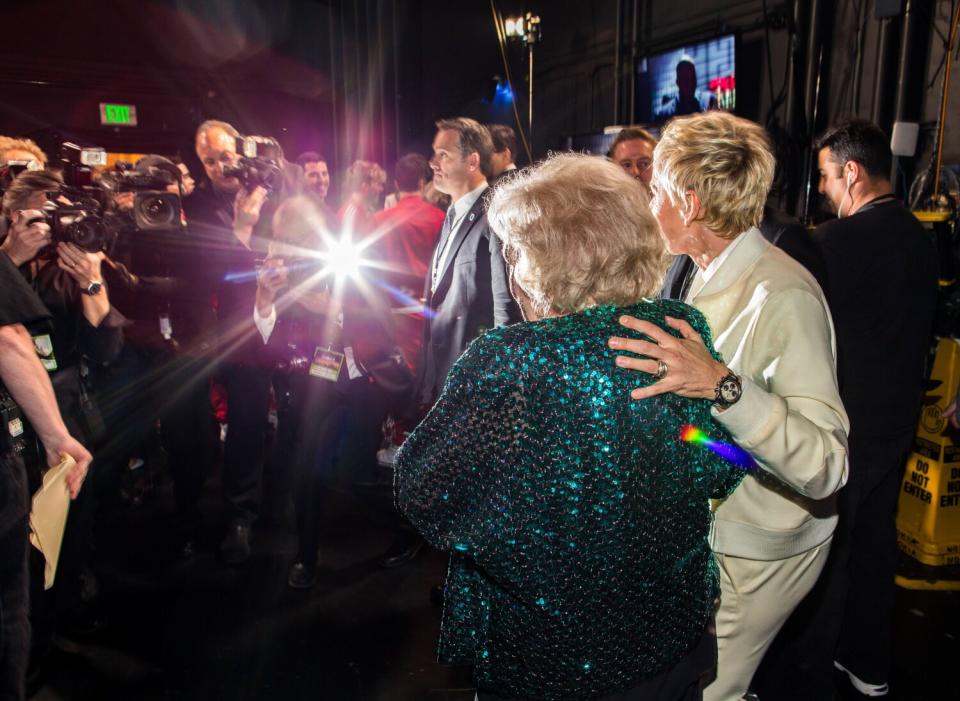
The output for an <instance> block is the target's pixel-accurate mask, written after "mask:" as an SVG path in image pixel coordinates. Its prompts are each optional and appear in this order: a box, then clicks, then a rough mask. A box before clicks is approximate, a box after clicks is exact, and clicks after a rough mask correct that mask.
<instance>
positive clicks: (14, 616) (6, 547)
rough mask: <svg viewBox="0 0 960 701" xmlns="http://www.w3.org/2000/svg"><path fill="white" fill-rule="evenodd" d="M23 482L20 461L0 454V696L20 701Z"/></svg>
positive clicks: (24, 618) (25, 644)
mask: <svg viewBox="0 0 960 701" xmlns="http://www.w3.org/2000/svg"><path fill="white" fill-rule="evenodd" d="M26 504H27V484H26V471H25V470H24V466H23V461H22V460H21V459H20V458H19V456H17V455H15V454H14V453H12V452H9V451H8V452H6V453H5V454H3V455H2V456H0V699H3V701H21V699H23V698H24V695H25V688H24V687H25V684H26V675H27V661H28V660H29V657H30V622H29V619H28V610H29V596H28V569H27V555H28V549H29V548H30V545H29V541H28V539H27V533H28V526H27V512H26V509H27V506H26Z"/></svg>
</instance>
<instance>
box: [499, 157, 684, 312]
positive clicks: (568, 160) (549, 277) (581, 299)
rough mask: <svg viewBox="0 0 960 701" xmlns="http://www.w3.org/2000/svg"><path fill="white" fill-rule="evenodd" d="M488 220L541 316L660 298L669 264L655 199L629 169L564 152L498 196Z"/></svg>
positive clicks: (521, 176) (509, 182) (504, 186)
mask: <svg viewBox="0 0 960 701" xmlns="http://www.w3.org/2000/svg"><path fill="white" fill-rule="evenodd" d="M487 219H488V221H489V222H490V225H491V226H492V227H493V230H494V231H495V232H496V233H497V235H498V236H499V237H500V239H501V241H503V245H504V255H505V256H506V257H507V260H508V261H509V262H510V263H511V264H515V267H514V271H513V275H514V279H515V280H516V282H517V284H518V285H520V287H521V288H523V290H524V292H526V293H527V295H528V296H529V297H530V300H531V302H532V303H533V305H534V308H535V309H536V310H537V312H538V313H539V314H541V315H543V314H546V313H548V312H549V311H551V310H552V311H555V312H559V313H562V314H566V313H572V312H579V311H582V310H584V309H586V308H587V307H590V306H593V305H595V304H615V305H617V306H625V305H628V304H633V303H635V302H637V301H639V300H640V299H642V298H644V297H648V296H651V295H654V294H656V293H657V291H658V290H659V289H660V286H661V284H662V282H663V276H664V273H665V271H666V268H667V264H668V262H669V257H668V256H667V253H666V251H665V249H664V245H663V241H662V240H661V238H660V234H659V231H658V228H657V222H656V220H655V219H654V218H653V215H652V214H651V213H650V205H649V200H648V197H647V193H646V191H645V190H644V188H642V187H638V186H637V183H636V181H635V180H634V179H633V178H631V177H630V176H629V175H627V174H626V173H625V172H624V170H623V169H622V168H620V167H619V166H617V165H615V164H613V163H611V162H609V161H607V160H606V159H604V158H599V157H596V156H587V155H584V154H579V153H564V154H557V155H552V156H550V157H548V158H547V159H546V160H545V161H543V162H541V163H540V164H538V165H536V166H534V167H531V168H528V169H526V170H524V171H521V172H520V173H518V174H517V175H516V176H514V177H513V178H510V179H509V180H507V181H506V182H503V183H501V184H500V185H499V186H498V187H497V188H496V190H495V192H494V194H493V196H492V198H491V200H490V205H489V208H488V211H487Z"/></svg>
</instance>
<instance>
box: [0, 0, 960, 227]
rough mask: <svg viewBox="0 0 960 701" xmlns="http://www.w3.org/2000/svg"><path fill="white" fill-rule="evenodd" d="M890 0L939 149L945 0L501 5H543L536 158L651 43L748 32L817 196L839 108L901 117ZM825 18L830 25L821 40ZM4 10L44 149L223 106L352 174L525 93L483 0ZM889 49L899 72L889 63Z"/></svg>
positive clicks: (508, 9) (584, 127)
mask: <svg viewBox="0 0 960 701" xmlns="http://www.w3.org/2000/svg"><path fill="white" fill-rule="evenodd" d="M886 6H894V8H895V9H894V14H897V13H896V6H901V7H909V8H910V10H911V12H912V14H913V17H914V22H913V26H914V27H915V31H914V33H913V35H911V36H912V37H913V40H912V41H913V43H911V44H910V56H911V60H912V61H913V62H914V64H915V67H914V69H913V73H912V74H911V76H912V77H911V78H910V79H909V80H908V81H907V85H905V86H901V89H900V93H901V94H900V105H901V112H904V114H903V115H901V116H903V117H904V118H907V119H910V120H915V121H920V122H921V123H922V124H923V130H922V134H921V149H922V150H924V149H925V151H926V152H929V149H930V146H931V144H932V138H931V135H932V133H933V131H932V127H933V122H934V120H935V118H936V112H937V108H938V100H939V79H940V76H942V65H941V62H942V59H943V54H944V50H943V42H942V41H941V37H940V35H946V33H947V32H948V30H949V27H948V20H949V12H950V7H951V3H950V2H949V0H923V1H920V2H900V3H897V2H893V3H890V2H881V1H880V0H837V1H836V2H827V1H823V2H818V1H817V0H791V1H790V2H775V1H773V0H767V2H764V1H763V0H740V1H737V0H701V1H699V2H696V3H690V2H686V3H684V2H677V1H676V0H620V1H619V2H618V1H617V0H556V1H554V2H547V1H545V0H529V2H522V0H498V1H497V2H496V7H497V9H498V10H499V11H500V12H501V13H502V14H503V15H510V14H519V13H520V12H522V11H525V10H530V11H533V12H534V13H536V14H538V15H539V16H540V17H541V20H542V28H543V41H542V43H541V44H539V45H537V46H536V48H535V68H534V86H535V97H534V122H535V123H534V131H533V140H532V146H533V154H534V157H539V156H542V155H544V154H545V153H546V152H547V151H548V150H551V149H558V148H561V147H562V145H563V144H564V143H565V142H564V137H565V136H567V135H571V134H582V133H595V132H599V131H602V130H603V128H604V127H607V126H610V125H614V124H624V123H628V122H629V121H630V120H631V114H632V108H633V104H632V85H631V81H630V75H631V71H632V68H633V65H634V62H635V61H636V60H637V59H639V57H642V56H643V55H645V54H648V53H652V52H656V51H659V50H663V49H666V48H669V47H671V46H675V45H677V44H680V43H684V42H687V41H694V40H698V39H703V38H707V37H710V36H714V35H717V34H720V33H723V32H727V31H737V32H739V36H740V39H741V55H740V61H739V63H738V66H737V74H738V75H737V91H738V103H739V105H740V107H739V110H740V111H741V112H742V113H743V114H744V116H747V117H750V118H752V119H756V120H758V121H760V122H761V123H764V124H766V125H767V126H768V128H769V129H770V130H771V133H772V134H773V135H774V137H775V139H776V141H777V144H778V150H779V155H780V159H781V162H782V163H783V164H785V168H784V172H783V173H782V177H781V179H780V181H779V185H780V190H779V191H780V193H781V196H782V200H783V202H784V203H785V205H786V206H787V208H788V209H797V208H798V207H799V206H802V205H803V198H804V193H803V191H802V190H803V181H804V173H805V172H806V169H807V168H808V166H809V165H810V164H809V161H807V160H805V159H804V156H805V152H806V151H807V150H808V146H809V143H810V139H811V136H812V134H814V133H815V132H816V131H818V130H819V129H821V128H822V127H823V126H825V125H826V124H828V123H829V122H830V121H833V120H835V119H838V118H840V117H843V116H849V115H854V114H859V115H861V116H866V117H871V116H875V117H877V118H878V119H880V121H881V122H882V123H883V126H885V127H887V128H889V127H890V125H891V124H892V121H893V119H894V118H895V117H896V116H897V115H896V112H897V108H896V106H895V103H896V98H897V74H896V70H895V69H896V53H897V50H898V49H899V43H900V36H901V35H902V34H903V30H904V24H905V20H904V19H903V14H902V13H901V14H900V16H898V17H896V18H894V19H878V18H877V16H876V15H877V11H878V10H882V9H883V8H884V7H886ZM818 10H819V12H818ZM814 15H816V17H817V20H816V21H815V23H814V24H816V26H817V27H818V28H819V36H820V39H821V41H820V42H819V44H816V45H815V46H813V47H812V48H811V45H810V43H809V38H810V27H811V26H812V25H811V17H812V16H814ZM4 24H5V25H6V26H7V27H21V28H23V30H21V31H8V32H6V33H5V34H6V36H5V41H4V42H3V45H2V47H0V90H2V98H0V133H5V134H17V135H19V134H24V135H31V136H35V137H37V138H38V139H40V140H41V142H42V145H43V146H44V147H45V148H47V149H48V150H53V148H54V145H55V143H56V141H57V140H58V139H60V138H72V139H76V140H81V141H83V142H85V143H90V144H99V145H103V146H106V147H108V148H109V149H110V150H114V151H121V152H126V151H130V152H143V151H160V152H164V153H170V152H175V151H179V152H180V153H181V154H182V155H183V156H185V157H187V158H189V157H190V156H191V155H192V134H193V130H194V129H195V127H196V125H197V124H198V123H199V122H200V121H201V120H203V119H206V118H221V119H226V120H228V121H231V122H233V123H234V124H235V125H236V126H237V127H238V128H239V129H241V131H244V132H246V133H258V134H269V135H273V136H276V137H277V138H278V139H279V140H280V142H281V143H282V144H283V146H284V148H285V150H286V152H287V154H288V156H290V157H295V156H296V155H297V154H298V153H299V152H300V151H302V150H306V149H316V150H320V151H322V152H323V153H325V154H327V156H328V158H329V159H330V162H331V165H332V166H333V168H334V171H335V172H341V171H342V170H343V169H344V168H345V167H346V166H347V165H348V164H349V162H350V161H351V160H353V159H354V158H357V157H366V158H373V159H375V160H378V161H380V162H381V163H384V164H385V165H387V166H390V165H391V164H392V163H393V161H394V160H395V159H396V157H397V156H398V154H402V153H403V152H406V151H408V150H419V151H421V152H424V153H428V151H429V145H430V141H431V139H432V135H433V122H434V121H435V120H436V119H438V118H440V117H444V116H450V115H454V114H466V115H469V116H474V117H477V118H478V119H481V120H482V121H485V122H494V121H495V122H504V123H512V122H513V111H512V106H511V104H510V103H509V102H507V101H505V100H504V99H503V95H502V94H501V95H500V96H499V97H497V96H496V93H495V92H494V85H495V80H494V78H495V77H497V76H499V77H501V78H503V77H505V75H506V71H505V68H504V65H503V60H502V58H501V54H500V50H499V46H498V43H497V38H496V32H495V29H494V23H493V16H492V11H491V3H490V2H489V1H488V0H461V1H459V2H438V1H436V0H360V1H358V2H339V1H337V0H328V1H326V2H323V1H315V0H276V1H275V2H253V1H251V0H248V1H246V2H241V1H240V0H209V1H199V2H188V1H187V0H147V1H142V2H137V3H130V2H125V1H121V0H100V2H98V3H96V4H90V3H70V2H52V1H50V0H33V1H31V2H26V1H20V0H17V1H14V2H7V3H5V5H4ZM884 27H886V28H887V29H886V38H887V39H888V40H889V39H891V38H894V39H896V42H895V43H896V44H897V45H896V46H894V47H893V49H892V50H891V49H889V48H887V50H886V51H884V50H883V47H884V46H888V45H889V43H890V42H889V41H888V42H887V44H886V45H885V44H884V43H883V41H884V31H885V30H884ZM28 28H37V29H36V31H30V30H29V29H28ZM618 49H619V50H618ZM811 50H812V51H813V54H811ZM821 52H822V53H821ZM506 53H507V60H508V64H509V66H510V71H511V74H512V77H513V79H514V84H513V89H514V93H515V100H516V106H517V108H518V110H517V111H518V112H519V114H520V117H521V120H522V121H523V122H524V123H525V121H526V107H527V104H526V72H527V71H526V55H525V53H524V50H523V48H522V47H521V46H520V45H518V44H512V43H511V44H508V45H507V47H506ZM811 55H813V56H814V60H813V61H812V62H811V61H808V60H807V59H808V58H809V57H810V56H811ZM891 56H892V57H893V59H892V60H893V64H894V65H893V66H892V68H893V71H892V72H891V70H890V67H889V66H888V67H887V69H886V70H885V69H884V60H883V59H884V57H886V58H887V60H888V63H889V61H890V57H891ZM791 58H792V61H791ZM616 66H619V69H620V70H619V75H620V78H621V79H620V80H619V81H617V80H616V78H615V76H616V71H615V68H616ZM811 75H813V76H814V77H815V78H818V79H817V80H812V79H811ZM878 76H879V80H878ZM957 83H958V81H954V87H953V90H952V93H953V94H952V96H951V104H952V105H953V106H954V109H953V110H951V114H955V113H956V109H957V107H958V104H960V103H958V100H960V95H958V94H957V93H958V92H960V88H958V87H957ZM778 98H779V99H778ZM99 102H119V103H132V104H135V105H136V106H137V109H138V116H139V120H140V125H139V126H138V127H136V128H133V129H124V128H122V127H116V128H109V127H101V126H100V124H99V111H98V103H99ZM814 104H815V105H816V110H815V111H814V109H813V105H814ZM771 108H772V109H771ZM926 157H927V156H926V155H925V153H922V154H921V156H920V158H919V162H920V163H922V162H923V161H924V159H925V158H926ZM945 158H946V161H947V162H956V161H958V160H960V130H958V129H957V128H956V127H955V125H953V124H951V123H949V122H948V124H947V131H946V137H945ZM901 165H902V167H901V169H900V170H899V171H898V175H897V177H898V179H899V180H901V181H907V179H908V176H909V177H912V172H913V170H914V166H915V165H916V164H915V162H904V163H902V164H901Z"/></svg>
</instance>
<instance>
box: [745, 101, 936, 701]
mask: <svg viewBox="0 0 960 701" xmlns="http://www.w3.org/2000/svg"><path fill="white" fill-rule="evenodd" d="M817 150H818V165H819V170H820V187H819V190H820V193H821V194H823V195H824V197H825V199H826V200H827V202H828V204H829V205H830V207H831V208H832V209H833V210H834V211H835V212H836V213H837V218H836V219H833V220H831V221H828V222H825V223H823V224H821V225H820V226H818V227H817V229H816V230H815V231H814V239H815V240H816V241H817V242H818V243H819V245H820V247H821V249H822V251H823V254H824V259H825V261H826V265H827V274H828V275H829V277H830V296H829V300H830V310H831V313H832V314H833V321H834V325H835V327H836V332H837V356H838V375H839V380H840V396H841V398H842V399H843V404H844V407H845V408H846V410H847V413H848V415H849V416H850V478H849V481H848V483H847V485H846V487H845V488H844V489H843V490H842V491H841V492H840V499H839V513H840V521H839V524H838V526H837V530H836V532H835V534H834V542H833V547H832V548H831V552H830V560H829V561H828V563H827V567H826V569H825V570H824V573H823V575H822V577H821V580H820V582H819V583H818V584H817V587H816V588H815V589H814V590H813V591H812V592H811V594H810V595H809V596H808V598H807V600H805V601H804V603H803V604H802V605H801V607H800V608H799V609H798V610H797V612H795V614H794V618H793V620H792V621H791V622H789V623H788V624H787V627H786V628H785V630H784V632H783V633H782V634H781V637H782V638H784V640H780V641H778V643H779V644H778V646H777V649H778V650H779V654H773V655H771V656H769V657H768V660H766V661H765V666H767V669H766V670H764V672H765V674H766V678H765V679H761V680H760V685H759V686H758V691H759V692H760V696H761V697H762V698H767V697H770V698H804V699H807V698H830V696H829V694H830V693H831V690H830V688H829V683H830V676H829V675H830V674H831V673H832V672H833V670H836V671H837V673H838V674H837V676H838V677H839V678H840V680H841V683H842V685H843V686H846V687H847V688H848V689H850V688H851V687H852V689H853V690H854V691H855V692H856V693H858V694H860V695H861V696H863V697H875V696H886V695H887V694H888V693H889V687H888V685H887V681H888V676H887V675H888V672H889V668H890V662H891V654H892V653H891V647H892V640H891V633H892V630H891V628H892V610H893V597H894V574H895V568H896V559H897V544H896V531H895V514H896V507H897V497H898V494H899V485H900V476H901V470H902V468H903V465H904V461H905V459H906V456H907V453H908V451H909V450H910V446H911V444H912V442H913V436H914V433H915V430H916V423H917V416H918V414H919V411H920V401H921V398H922V395H923V380H924V370H925V359H926V355H927V352H928V350H929V346H930V341H931V332H932V326H933V315H934V309H935V306H936V295H937V258H936V249H935V247H934V245H933V242H932V240H931V238H930V237H929V235H928V234H927V233H926V231H925V230H924V229H923V227H922V226H921V225H920V224H919V223H918V222H917V220H916V218H915V217H914V216H913V215H912V214H911V213H910V212H909V211H908V210H907V209H906V208H905V207H904V206H903V204H902V203H901V202H900V201H899V200H897V199H896V197H895V196H894V195H893V192H892V187H891V185H890V181H889V179H888V176H887V174H888V173H890V169H891V158H892V156H891V153H890V147H889V141H888V139H887V137H886V135H885V134H884V133H883V131H882V130H881V129H880V128H879V127H877V126H876V125H875V124H873V123H871V122H868V121H864V120H851V121H848V122H845V123H843V124H840V125H838V126H836V127H833V128H831V129H830V130H828V131H827V132H826V134H824V136H822V137H821V138H820V140H819V142H818V143H817ZM778 662H779V665H780V671H779V672H778V671H776V670H775V668H776V665H777V663H778ZM771 670H773V671H771ZM796 670H800V672H801V674H800V675H797V676H796V677H795V676H794V675H791V674H789V673H788V672H789V671H796ZM816 684H820V686H814V685H816Z"/></svg>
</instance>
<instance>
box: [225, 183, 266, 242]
mask: <svg viewBox="0 0 960 701" xmlns="http://www.w3.org/2000/svg"><path fill="white" fill-rule="evenodd" d="M267 194H268V193H267V190H266V188H264V187H261V186H260V185H257V187H255V188H253V190H251V191H249V192H247V190H246V189H245V188H240V190H239V191H238V192H237V198H236V200H234V205H233V233H234V235H235V236H236V237H237V238H238V239H239V240H240V243H242V244H243V245H244V246H246V247H247V248H250V239H251V237H252V236H253V227H254V226H256V224H257V222H258V221H259V220H260V210H261V209H262V208H263V204H264V202H266V201H267Z"/></svg>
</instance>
